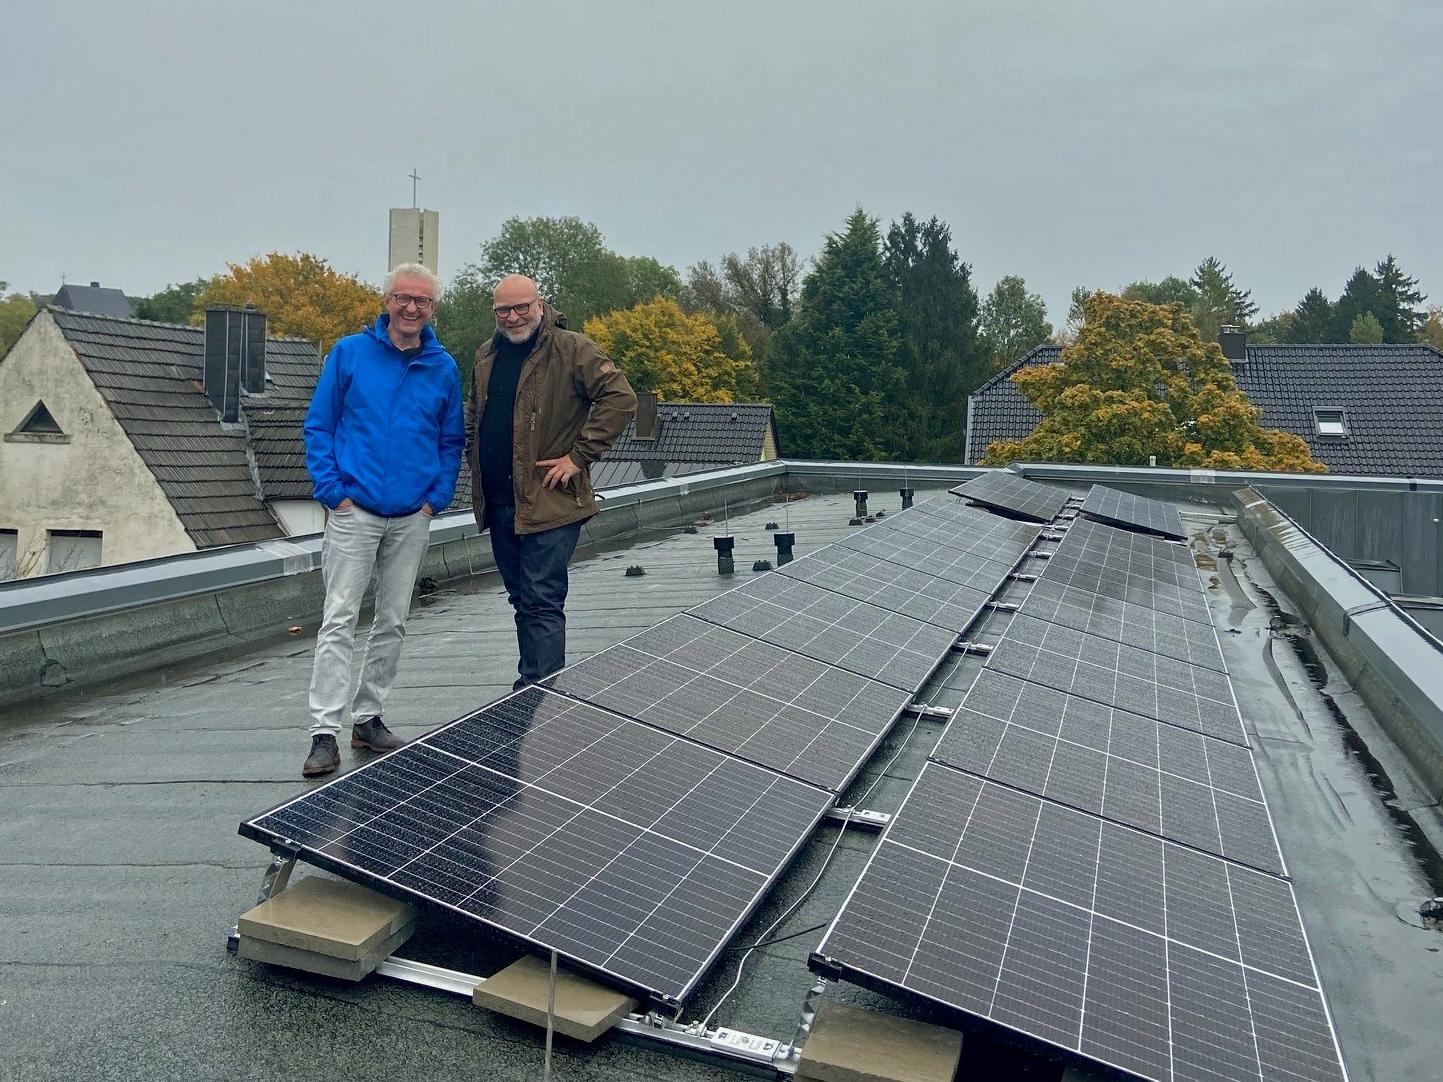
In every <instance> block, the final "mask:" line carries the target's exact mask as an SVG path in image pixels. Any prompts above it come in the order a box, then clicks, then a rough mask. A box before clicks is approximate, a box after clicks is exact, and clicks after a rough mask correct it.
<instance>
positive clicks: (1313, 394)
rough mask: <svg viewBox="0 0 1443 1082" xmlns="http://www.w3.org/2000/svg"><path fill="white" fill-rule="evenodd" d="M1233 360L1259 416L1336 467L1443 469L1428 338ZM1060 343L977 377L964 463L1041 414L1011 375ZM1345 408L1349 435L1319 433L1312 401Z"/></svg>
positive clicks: (1439, 366)
mask: <svg viewBox="0 0 1443 1082" xmlns="http://www.w3.org/2000/svg"><path fill="white" fill-rule="evenodd" d="M1247 351H1248V359H1247V362H1246V363H1243V364H1236V365H1234V366H1233V375H1234V376H1235V377H1236V378H1237V381H1238V386H1239V387H1240V388H1241V389H1242V390H1243V393H1245V394H1246V395H1247V396H1248V398H1249V399H1251V400H1252V402H1253V404H1254V405H1256V406H1258V407H1259V408H1260V409H1261V410H1262V417H1261V423H1262V424H1263V426H1264V427H1266V428H1277V429H1281V430H1283V431H1284V432H1292V433H1294V434H1296V435H1298V436H1301V437H1302V438H1303V439H1304V440H1305V441H1306V442H1307V444H1308V449H1309V450H1310V451H1311V452H1312V454H1313V457H1314V458H1315V459H1317V460H1318V461H1319V462H1322V463H1324V464H1326V465H1327V467H1328V469H1329V470H1331V471H1332V472H1333V473H1338V474H1345V475H1357V476H1363V477H1443V353H1439V351H1438V350H1436V349H1434V348H1432V347H1431V346H1424V345H1321V346H1255V345H1249V346H1248V347H1247ZM1060 353H1061V349H1060V348H1059V347H1057V346H1039V347H1038V348H1037V349H1035V350H1033V351H1032V352H1031V353H1029V354H1028V355H1027V356H1026V357H1024V358H1022V359H1021V360H1020V361H1018V362H1017V363H1016V364H1014V365H1013V366H1012V367H1011V368H1008V369H1006V370H1005V371H1003V372H1000V373H998V374H997V375H996V376H995V377H993V378H992V379H991V380H990V381H988V382H987V383H985V384H983V385H982V386H981V387H979V388H978V389H977V390H976V391H975V392H973V394H972V396H971V399H970V410H969V417H970V426H969V428H968V431H967V461H968V462H969V463H972V462H976V461H977V460H979V459H980V458H982V456H983V455H985V454H986V452H987V445H988V444H989V443H991V442H992V441H993V440H1000V439H1021V438H1022V437H1024V436H1026V435H1028V434H1029V433H1030V432H1031V431H1032V430H1033V428H1035V427H1036V426H1037V423H1038V421H1040V420H1041V419H1042V415H1041V414H1040V413H1038V412H1037V410H1036V409H1034V408H1033V406H1032V403H1030V402H1028V401H1027V399H1026V397H1024V396H1023V394H1022V392H1021V391H1019V390H1018V389H1017V386H1016V384H1014V383H1012V381H1011V376H1012V374H1013V373H1014V372H1017V371H1018V370H1019V369H1021V368H1024V367H1028V366H1031V365H1034V364H1055V363H1057V361H1058V359H1059V355H1060ZM1327 406H1333V407H1341V408H1342V409H1343V410H1344V411H1345V412H1346V415H1347V424H1348V430H1349V434H1348V436H1347V438H1343V439H1340V438H1337V437H1328V436H1319V435H1318V434H1317V427H1316V425H1315V423H1314V420H1313V410H1314V409H1315V408H1317V407H1327Z"/></svg>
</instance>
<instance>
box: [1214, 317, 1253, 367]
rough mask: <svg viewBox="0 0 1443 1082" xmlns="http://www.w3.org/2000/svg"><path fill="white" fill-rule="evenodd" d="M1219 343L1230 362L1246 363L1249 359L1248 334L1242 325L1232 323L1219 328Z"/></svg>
mask: <svg viewBox="0 0 1443 1082" xmlns="http://www.w3.org/2000/svg"><path fill="white" fill-rule="evenodd" d="M1218 345H1220V346H1221V347H1222V350H1223V356H1224V357H1226V358H1227V359H1228V363H1229V364H1246V363H1247V360H1248V336H1247V335H1246V334H1245V333H1244V332H1243V329H1242V328H1241V327H1234V326H1231V325H1227V326H1223V327H1220V328H1219V329H1218Z"/></svg>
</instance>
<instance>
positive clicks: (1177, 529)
mask: <svg viewBox="0 0 1443 1082" xmlns="http://www.w3.org/2000/svg"><path fill="white" fill-rule="evenodd" d="M1082 513H1083V514H1084V515H1090V516H1091V517H1092V518H1094V519H1096V520H1098V521H1099V522H1107V523H1113V524H1116V525H1118V526H1122V527H1125V528H1129V529H1139V530H1148V531H1150V532H1152V533H1156V534H1161V535H1162V536H1163V537H1173V538H1177V539H1178V540H1183V539H1185V538H1186V537H1187V531H1186V530H1184V529H1183V528H1182V519H1181V518H1180V517H1179V516H1178V513H1177V508H1176V507H1174V506H1173V505H1172V504H1170V503H1163V502H1162V501H1161V500H1151V499H1148V498H1147V497H1146V496H1137V495H1134V494H1133V493H1131V492H1122V491H1119V490H1118V489H1115V488H1108V487H1107V486H1106V485H1093V486H1092V488H1091V489H1090V490H1089V491H1088V493H1087V499H1086V500H1084V501H1083V503H1082Z"/></svg>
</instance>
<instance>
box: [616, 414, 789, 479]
mask: <svg viewBox="0 0 1443 1082" xmlns="http://www.w3.org/2000/svg"><path fill="white" fill-rule="evenodd" d="M656 415H657V423H658V432H657V438H656V439H655V440H638V439H637V438H636V420H635V418H633V419H632V422H631V423H630V424H628V425H627V426H626V429H625V431H623V432H622V434H621V436H620V438H618V439H617V441H616V445H615V446H614V447H612V449H611V450H610V451H608V452H607V453H606V457H605V458H604V459H603V460H602V461H607V460H610V461H613V462H617V461H629V462H645V461H658V460H659V461H663V462H688V463H707V464H710V465H713V466H730V465H737V464H740V463H745V462H760V461H761V457H762V448H763V446H764V444H765V440H766V437H767V433H768V431H770V430H771V428H772V407H771V405H770V404H768V403H765V402H761V403H755V402H750V403H716V402H661V403H659V404H658V405H657V411H656ZM688 472H690V471H688ZM593 477H594V474H593Z"/></svg>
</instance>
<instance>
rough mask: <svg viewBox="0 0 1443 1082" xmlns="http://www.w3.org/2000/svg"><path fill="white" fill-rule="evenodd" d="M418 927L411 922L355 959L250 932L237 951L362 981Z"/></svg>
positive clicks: (260, 959) (252, 957) (256, 959)
mask: <svg viewBox="0 0 1443 1082" xmlns="http://www.w3.org/2000/svg"><path fill="white" fill-rule="evenodd" d="M415 930H416V922H415V921H414V920H411V921H408V922H406V923H405V924H403V925H402V926H401V927H400V928H398V929H397V930H396V932H395V933H394V934H393V935H391V936H389V937H388V938H386V939H384V940H382V941H381V943H380V944H379V945H378V946H377V947H376V948H375V949H374V950H372V951H370V952H368V953H367V954H365V955H362V956H361V957H360V958H357V959H355V960H348V959H345V958H333V957H332V956H331V955H329V954H321V953H319V952H317V951H308V950H301V949H300V948H299V947H283V946H281V945H280V944H279V943H268V942H267V941H266V940H264V939H256V938H254V937H252V936H248V935H243V936H241V937H240V943H239V945H238V946H237V948H236V954H237V956H238V957H241V958H247V959H249V960H251V961H253V962H265V963H266V964H267V965H273V966H286V967H287V968H289V969H299V970H303V971H304V972H306V973H319V974H320V975H321V976H323V977H336V978H339V979H340V980H346V981H359V980H364V979H365V978H366V977H367V976H368V975H369V974H370V973H371V971H372V970H374V969H375V968H376V967H377V966H378V965H380V964H381V963H382V962H383V961H385V960H386V959H387V958H389V957H390V956H391V954H392V953H394V952H395V950H396V948H398V947H399V946H401V944H403V943H405V942H406V940H408V939H410V938H411V933H412V932H414V931H415Z"/></svg>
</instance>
